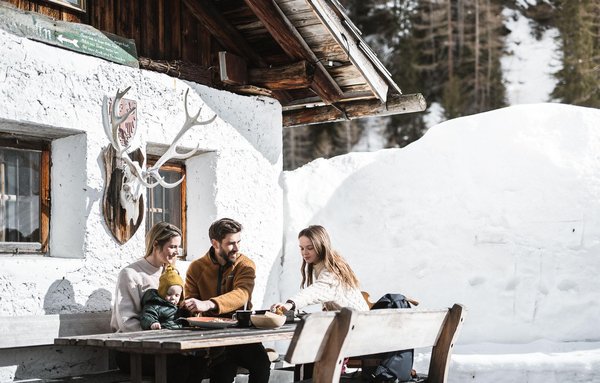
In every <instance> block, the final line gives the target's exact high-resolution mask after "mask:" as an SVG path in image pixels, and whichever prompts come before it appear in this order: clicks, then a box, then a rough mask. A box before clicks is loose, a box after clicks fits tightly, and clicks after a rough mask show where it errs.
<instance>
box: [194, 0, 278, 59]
mask: <svg viewBox="0 0 600 383" xmlns="http://www.w3.org/2000/svg"><path fill="white" fill-rule="evenodd" d="M183 2H184V4H185V5H186V7H187V8H188V9H189V10H190V12H191V13H192V14H193V15H194V17H196V19H198V21H200V22H201V23H202V24H203V25H204V26H205V27H206V29H208V31H209V32H210V33H211V34H212V35H213V36H214V37H215V38H216V39H217V40H219V42H220V43H221V44H222V45H223V47H225V49H227V50H228V51H231V52H233V53H235V54H237V55H238V56H242V57H245V58H247V59H248V61H250V62H251V63H252V64H254V65H256V66H259V67H266V66H268V64H267V62H265V60H264V59H263V58H262V57H261V56H260V55H259V54H258V53H257V52H256V51H254V49H252V48H251V47H250V44H249V43H248V41H246V39H245V38H244V36H242V34H241V33H240V32H239V31H238V30H237V29H236V28H235V27H234V26H233V25H231V24H230V23H229V22H228V21H227V20H225V18H224V17H223V16H222V15H221V13H220V12H219V11H218V10H217V9H216V8H215V7H214V5H213V4H212V2H211V1H209V0H183Z"/></svg>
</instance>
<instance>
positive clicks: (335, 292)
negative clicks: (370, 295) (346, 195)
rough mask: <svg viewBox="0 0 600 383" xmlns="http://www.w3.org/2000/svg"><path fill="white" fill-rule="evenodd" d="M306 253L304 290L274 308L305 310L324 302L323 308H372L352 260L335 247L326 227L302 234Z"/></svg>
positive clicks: (302, 251) (303, 259)
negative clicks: (352, 265)
mask: <svg viewBox="0 0 600 383" xmlns="http://www.w3.org/2000/svg"><path fill="white" fill-rule="evenodd" d="M298 243H299V246H300V253H301V255H302V268H301V273H302V285H301V290H300V292H298V293H297V294H295V295H294V296H292V297H290V298H289V299H288V300H287V301H286V302H285V303H276V304H274V305H273V306H272V307H271V309H272V310H276V309H277V308H279V307H281V308H282V309H283V310H285V311H287V310H293V309H297V310H299V309H301V308H303V307H305V306H309V305H312V304H317V303H321V304H322V306H323V310H326V311H332V310H339V309H341V308H342V307H350V308H353V309H356V310H368V309H369V306H368V305H367V302H366V300H365V299H364V298H363V296H362V294H361V291H360V287H359V283H358V279H357V278H356V275H355V274H354V272H353V271H352V269H351V268H350V266H349V265H348V263H347V262H346V261H345V260H344V258H342V256H341V255H339V254H338V253H337V252H336V251H335V250H333V249H332V247H331V240H330V239H329V235H328V234H327V231H326V230H325V228H324V227H323V226H319V225H313V226H309V227H307V228H306V229H303V230H302V231H300V233H299V234H298Z"/></svg>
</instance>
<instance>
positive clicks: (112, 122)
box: [102, 87, 217, 189]
mask: <svg viewBox="0 0 600 383" xmlns="http://www.w3.org/2000/svg"><path fill="white" fill-rule="evenodd" d="M130 88H131V87H128V88H127V89H125V90H124V91H123V92H120V91H119V90H118V89H117V94H116V96H115V99H114V101H113V104H112V105H113V107H112V111H111V113H110V115H109V108H108V98H107V97H106V96H104V98H103V99H102V124H103V125H104V132H105V133H106V136H107V137H108V139H109V140H110V143H111V145H112V146H113V147H114V148H115V150H116V152H117V157H118V158H120V159H121V160H123V161H124V162H125V163H126V166H127V167H128V168H129V171H130V173H131V175H132V176H133V177H135V178H136V179H137V180H138V181H139V182H140V183H141V184H142V185H144V186H145V187H147V188H149V189H151V188H153V187H155V186H157V185H161V186H163V187H164V188H173V187H175V186H177V185H179V184H180V183H181V182H182V181H183V177H181V179H180V180H178V181H177V182H173V183H169V182H166V181H165V180H164V178H163V177H162V176H161V175H160V174H159V170H160V168H161V167H162V166H163V165H164V164H165V163H166V162H167V161H169V160H171V159H180V160H185V159H187V158H189V157H191V156H193V155H194V154H196V152H198V149H199V145H196V147H195V148H194V149H191V150H189V151H187V152H185V153H178V152H177V144H178V143H179V141H180V140H181V138H182V137H183V135H184V134H185V133H187V131H188V130H190V128H191V127H193V126H196V125H207V124H210V123H211V122H213V121H214V120H215V118H217V115H216V114H215V115H214V116H212V118H210V119H208V120H206V121H198V117H199V116H200V112H202V107H200V109H198V113H196V114H195V115H194V116H190V114H189V112H188V103H187V100H188V93H189V89H187V90H186V91H185V100H184V106H185V116H186V119H185V122H184V123H183V126H182V128H181V130H180V131H179V133H177V136H175V139H174V140H173V142H172V143H171V146H169V148H168V149H167V151H166V152H165V154H163V155H162V156H161V157H160V158H159V159H158V161H156V163H155V164H154V165H153V166H152V167H150V168H148V169H145V167H146V163H145V161H144V163H143V164H142V166H140V165H139V164H138V162H136V161H133V160H132V159H131V158H130V157H129V155H128V151H129V149H130V147H131V146H130V145H129V143H128V144H127V146H123V145H122V144H121V140H120V139H119V125H120V124H121V123H122V122H123V121H125V120H126V119H127V118H128V117H129V116H130V115H131V113H133V112H134V111H135V108H132V109H131V110H129V111H128V112H126V113H125V114H123V115H120V116H119V115H118V112H117V109H118V106H119V104H120V102H121V99H122V98H123V96H124V95H125V93H127V92H128V91H129V89H130ZM136 136H137V131H136V132H135V133H134V137H132V138H131V139H130V140H129V142H134V140H135V137H136ZM150 179H154V180H155V181H154V182H149V180H150Z"/></svg>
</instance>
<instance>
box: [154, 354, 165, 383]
mask: <svg viewBox="0 0 600 383" xmlns="http://www.w3.org/2000/svg"><path fill="white" fill-rule="evenodd" d="M154 383H167V355H166V354H156V355H155V356H154Z"/></svg>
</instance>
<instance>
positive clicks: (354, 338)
mask: <svg viewBox="0 0 600 383" xmlns="http://www.w3.org/2000/svg"><path fill="white" fill-rule="evenodd" d="M324 314H330V313H315V314H311V315H309V316H308V317H307V318H306V321H305V322H308V321H309V320H311V319H313V323H312V324H310V326H308V327H307V326H306V323H305V325H304V326H301V325H302V323H301V324H300V325H299V326H298V328H297V329H296V332H295V334H294V338H293V339H292V343H291V344H290V348H289V349H288V354H287V355H286V361H288V362H290V363H308V362H315V368H314V372H313V380H314V381H315V382H316V383H329V382H331V383H333V382H338V381H339V377H340V373H341V368H342V361H343V359H344V358H345V357H351V356H359V355H368V354H375V353H380V352H388V351H396V350H404V349H411V348H422V347H432V355H431V362H430V365H429V371H428V382H429V383H445V382H446V376H447V373H448V362H449V361H450V356H451V352H452V347H453V346H454V342H455V340H456V338H457V336H458V332H459V330H460V327H461V325H462V322H463V319H464V313H463V307H462V306H461V305H458V304H455V305H454V306H453V307H452V308H451V309H442V310H421V309H383V310H374V311H355V310H350V309H347V308H344V309H342V310H341V311H340V312H338V313H337V314H336V316H335V319H334V320H331V319H330V317H328V316H325V315H324ZM312 316H314V318H311V317H312ZM327 319H330V320H331V322H330V323H329V325H328V326H327V327H325V323H326V322H327ZM311 342H313V343H312V346H311ZM314 343H316V344H318V350H315V348H316V347H315V345H314ZM303 348H306V350H303ZM310 358H312V360H308V359H310Z"/></svg>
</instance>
